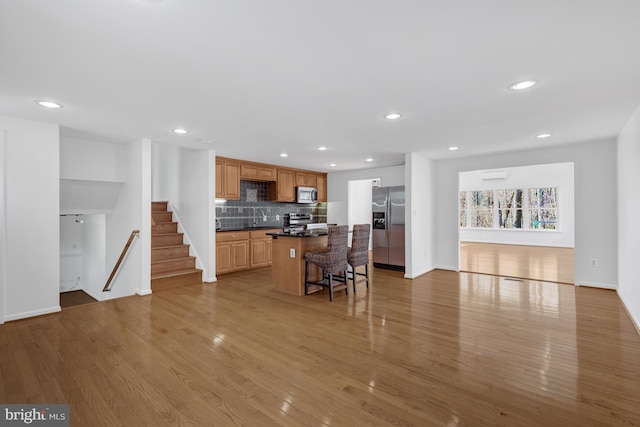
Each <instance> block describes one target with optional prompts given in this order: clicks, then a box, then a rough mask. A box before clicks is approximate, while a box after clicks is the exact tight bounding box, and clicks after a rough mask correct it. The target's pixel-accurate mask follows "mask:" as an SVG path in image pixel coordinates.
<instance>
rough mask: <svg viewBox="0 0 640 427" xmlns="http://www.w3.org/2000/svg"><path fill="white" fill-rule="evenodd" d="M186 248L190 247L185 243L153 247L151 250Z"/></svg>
mask: <svg viewBox="0 0 640 427" xmlns="http://www.w3.org/2000/svg"><path fill="white" fill-rule="evenodd" d="M185 246H189V245H187V244H186V243H183V244H181V245H166V246H152V247H151V250H154V249H171V248H184V247H185Z"/></svg>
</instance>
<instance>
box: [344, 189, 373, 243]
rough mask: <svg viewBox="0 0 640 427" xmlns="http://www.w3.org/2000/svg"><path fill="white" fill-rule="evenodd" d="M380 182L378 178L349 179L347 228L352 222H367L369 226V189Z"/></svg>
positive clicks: (370, 213)
mask: <svg viewBox="0 0 640 427" xmlns="http://www.w3.org/2000/svg"><path fill="white" fill-rule="evenodd" d="M379 182H380V178H373V179H358V180H352V181H349V188H348V192H347V200H348V201H349V203H348V207H347V210H348V225H349V230H351V229H353V225H354V224H369V226H371V216H372V209H371V189H372V187H373V186H374V183H375V185H377V184H378V183H379ZM369 250H371V235H369Z"/></svg>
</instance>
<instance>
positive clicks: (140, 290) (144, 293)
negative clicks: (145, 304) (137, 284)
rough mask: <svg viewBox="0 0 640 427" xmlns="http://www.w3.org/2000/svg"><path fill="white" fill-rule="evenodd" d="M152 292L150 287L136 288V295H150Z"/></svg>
mask: <svg viewBox="0 0 640 427" xmlns="http://www.w3.org/2000/svg"><path fill="white" fill-rule="evenodd" d="M152 293H153V292H152V291H151V289H145V290H142V289H136V295H140V296H145V295H151V294H152Z"/></svg>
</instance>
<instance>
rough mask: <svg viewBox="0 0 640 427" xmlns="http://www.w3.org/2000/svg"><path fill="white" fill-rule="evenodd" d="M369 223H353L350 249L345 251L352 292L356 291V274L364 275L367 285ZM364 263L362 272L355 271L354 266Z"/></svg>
mask: <svg viewBox="0 0 640 427" xmlns="http://www.w3.org/2000/svg"><path fill="white" fill-rule="evenodd" d="M370 229H371V226H370V225H369V224H355V225H354V226H353V237H352V240H351V249H350V250H349V252H348V253H347V262H348V263H349V265H350V266H351V269H352V270H353V271H351V272H350V273H351V278H352V279H353V293H355V292H356V276H364V277H366V281H367V288H368V287H369V232H370ZM361 265H364V273H358V272H356V267H358V266H361Z"/></svg>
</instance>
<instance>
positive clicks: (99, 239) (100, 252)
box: [80, 215, 113, 299]
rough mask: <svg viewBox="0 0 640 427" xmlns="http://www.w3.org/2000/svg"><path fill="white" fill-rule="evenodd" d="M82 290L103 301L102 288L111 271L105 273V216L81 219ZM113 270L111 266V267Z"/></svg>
mask: <svg viewBox="0 0 640 427" xmlns="http://www.w3.org/2000/svg"><path fill="white" fill-rule="evenodd" d="M82 219H83V220H84V224H82V225H81V226H80V228H81V229H82V243H81V244H82V258H83V264H82V270H81V275H80V284H81V285H82V289H83V290H84V291H85V292H86V293H88V294H89V295H91V296H93V297H94V298H95V299H103V298H105V296H104V295H103V294H102V288H103V287H104V285H105V283H106V282H107V278H108V277H109V274H110V273H111V271H109V272H108V273H107V271H106V264H105V263H106V237H107V229H106V227H107V225H106V216H105V215H85V216H83V218H82ZM111 268H113V266H111Z"/></svg>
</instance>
